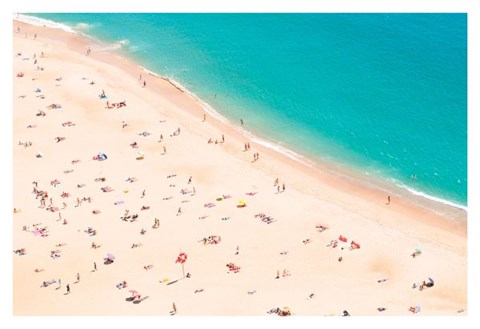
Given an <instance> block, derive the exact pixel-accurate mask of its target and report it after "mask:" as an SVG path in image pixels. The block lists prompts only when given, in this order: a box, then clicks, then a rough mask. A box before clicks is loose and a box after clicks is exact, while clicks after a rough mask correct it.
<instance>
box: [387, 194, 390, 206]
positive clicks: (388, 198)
mask: <svg viewBox="0 0 480 329" xmlns="http://www.w3.org/2000/svg"><path fill="white" fill-rule="evenodd" d="M387 200H388V202H387V204H390V195H389V196H387Z"/></svg>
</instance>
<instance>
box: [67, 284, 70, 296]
mask: <svg viewBox="0 0 480 329" xmlns="http://www.w3.org/2000/svg"><path fill="white" fill-rule="evenodd" d="M69 293H70V285H69V284H67V295H68V294H69Z"/></svg>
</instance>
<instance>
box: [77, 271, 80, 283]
mask: <svg viewBox="0 0 480 329" xmlns="http://www.w3.org/2000/svg"><path fill="white" fill-rule="evenodd" d="M77 282H80V273H77Z"/></svg>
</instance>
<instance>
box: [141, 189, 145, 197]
mask: <svg viewBox="0 0 480 329" xmlns="http://www.w3.org/2000/svg"><path fill="white" fill-rule="evenodd" d="M144 197H145V190H143V192H142V199H143V198H144Z"/></svg>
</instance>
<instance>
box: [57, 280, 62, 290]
mask: <svg viewBox="0 0 480 329" xmlns="http://www.w3.org/2000/svg"><path fill="white" fill-rule="evenodd" d="M61 287H62V280H61V279H58V289H60V288H61Z"/></svg>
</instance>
